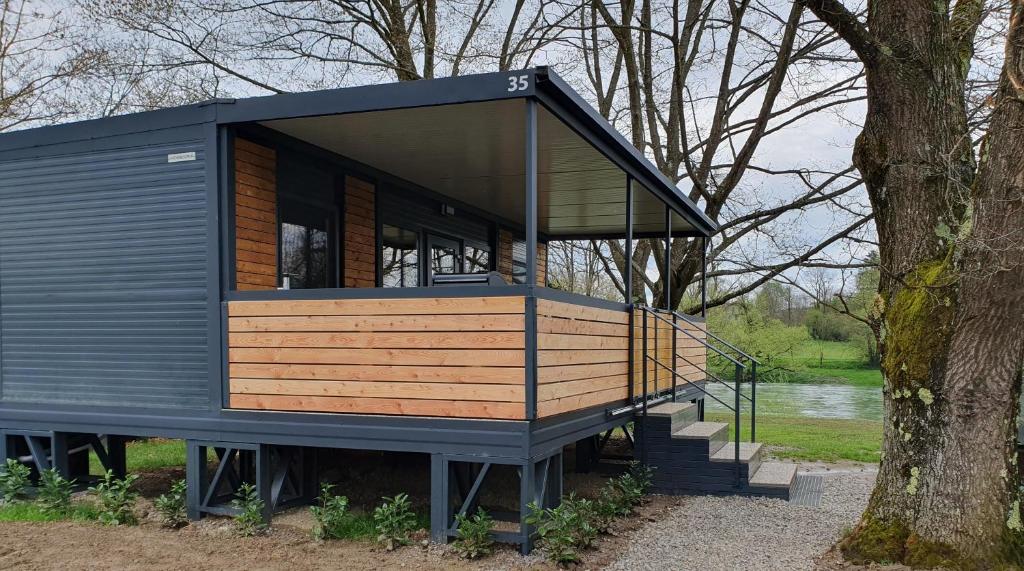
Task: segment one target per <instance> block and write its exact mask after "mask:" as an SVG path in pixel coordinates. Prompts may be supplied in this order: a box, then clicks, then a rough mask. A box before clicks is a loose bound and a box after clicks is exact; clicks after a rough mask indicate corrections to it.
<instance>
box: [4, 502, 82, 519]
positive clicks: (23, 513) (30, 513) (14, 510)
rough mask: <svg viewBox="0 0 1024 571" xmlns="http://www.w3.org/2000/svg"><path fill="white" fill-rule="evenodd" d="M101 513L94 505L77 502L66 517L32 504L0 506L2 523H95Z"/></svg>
mask: <svg viewBox="0 0 1024 571" xmlns="http://www.w3.org/2000/svg"><path fill="white" fill-rule="evenodd" d="M98 517H99V512H98V511H97V510H96V507H95V506H93V505H92V503H87V502H76V503H75V505H74V507H73V508H72V510H71V513H69V514H66V515H60V514H52V513H46V512H44V511H43V510H41V509H40V508H39V506H38V505H37V504H35V503H32V502H28V501H25V502H17V503H14V504H9V505H7V504H5V505H3V506H0V523H3V522H11V521H59V520H68V519H70V520H75V521H94V520H96V519H97V518H98Z"/></svg>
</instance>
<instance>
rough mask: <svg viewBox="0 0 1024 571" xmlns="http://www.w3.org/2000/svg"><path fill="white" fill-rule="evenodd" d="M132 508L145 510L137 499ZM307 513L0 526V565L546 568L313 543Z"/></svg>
mask: <svg viewBox="0 0 1024 571" xmlns="http://www.w3.org/2000/svg"><path fill="white" fill-rule="evenodd" d="M680 501H681V500H679V499H677V498H666V497H655V498H653V499H652V500H651V501H650V502H648V503H647V504H646V505H644V506H642V507H641V509H640V511H639V512H638V515H637V517H634V518H629V519H627V520H622V521H621V522H620V523H619V525H618V526H617V527H616V529H615V530H614V533H615V535H610V536H605V537H603V538H602V539H601V541H600V543H599V545H598V546H597V549H596V550H593V551H588V552H587V554H586V559H585V561H584V564H583V565H582V566H581V567H580V569H600V568H602V567H604V566H605V565H606V564H607V563H609V562H610V561H611V560H613V559H614V558H615V557H616V556H617V554H618V553H620V552H621V550H622V548H623V544H624V542H625V541H628V538H629V534H630V532H631V531H633V530H635V529H637V528H639V527H640V526H641V525H642V524H643V523H647V522H652V521H657V520H658V516H659V513H660V512H662V511H664V510H667V509H669V508H671V507H673V506H676V505H678V504H679V502H680ZM140 504H145V505H140V512H143V511H145V510H146V509H147V508H148V505H149V504H148V502H141V503H140ZM311 525H312V520H311V519H310V517H309V514H308V510H305V509H294V510H291V511H289V512H286V513H284V514H281V515H279V516H278V517H276V518H275V520H274V525H273V527H272V529H271V531H270V533H269V534H267V535H266V536H263V537H254V538H242V537H237V536H236V535H235V534H234V532H233V529H232V526H231V523H230V522H229V521H228V520H226V519H221V518H212V519H208V520H204V521H202V522H200V523H198V524H193V525H190V526H188V527H186V528H184V529H181V530H179V531H171V530H166V529H163V528H161V527H160V525H159V523H157V522H156V521H155V519H154V518H153V516H152V515H151V514H148V513H147V514H146V515H145V517H144V518H143V520H142V522H141V524H140V525H139V526H136V527H105V526H102V525H99V524H96V523H72V522H60V523H4V524H0V537H2V538H3V539H2V541H0V569H25V570H33V571H34V570H58V569H59V570H69V569H89V570H96V571H115V570H117V571H122V570H125V571H127V570H143V569H144V570H147V571H148V570H178V569H189V570H194V569H230V570H235V569H245V570H256V569H259V570H272V571H274V570H280V571H298V570H304V569H313V570H316V569H473V570H476V571H480V570H489V569H554V566H552V565H550V564H548V563H547V562H546V561H544V559H543V558H542V557H541V556H540V555H539V554H535V555H531V556H528V557H523V556H521V555H519V553H518V552H517V551H515V550H514V549H513V548H512V547H510V546H502V547H500V548H499V549H498V551H497V552H496V553H495V554H493V555H492V556H490V557H488V558H486V559H485V560H483V561H480V562H470V561H465V560H463V559H461V558H459V556H458V555H457V554H455V553H454V552H453V551H452V550H451V548H450V547H447V546H436V545H427V544H426V543H425V542H424V540H425V539H426V536H427V533H426V530H422V531H420V532H419V533H418V534H417V536H416V540H417V541H416V542H415V543H414V544H413V545H410V546H406V547H403V548H400V549H398V550H396V551H393V552H386V551H384V550H382V549H380V548H378V547H376V546H375V545H374V544H373V543H372V542H370V541H331V542H325V543H317V542H315V541H312V540H311V539H310V536H309V529H310V527H311Z"/></svg>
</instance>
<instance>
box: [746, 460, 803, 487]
mask: <svg viewBox="0 0 1024 571" xmlns="http://www.w3.org/2000/svg"><path fill="white" fill-rule="evenodd" d="M796 467H797V466H796V464H789V463H786V462H762V463H761V466H759V467H758V469H757V471H756V472H754V475H753V476H751V477H750V480H749V484H750V487H752V488H785V489H787V490H788V489H789V488H790V487H791V486H792V485H793V482H794V481H795V480H796Z"/></svg>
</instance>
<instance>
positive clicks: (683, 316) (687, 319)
mask: <svg viewBox="0 0 1024 571" xmlns="http://www.w3.org/2000/svg"><path fill="white" fill-rule="evenodd" d="M672 314H673V315H675V316H676V317H678V318H679V319H682V320H683V321H685V322H687V323H689V324H690V325H694V326H698V327H699V326H700V324H699V322H697V321H694V320H692V319H690V316H688V315H686V314H685V313H679V312H678V311H673V312H672ZM704 333H705V334H706V335H707V336H708V337H710V338H712V339H714V340H715V341H718V342H719V343H721V344H722V345H725V346H726V347H728V348H730V349H732V350H733V351H734V352H736V353H738V354H739V355H740V357H742V358H744V359H749V360H750V361H751V362H753V363H757V364H758V365H760V364H761V361H758V360H757V359H755V358H754V357H753V356H752V355H750V354H749V353H746V352H744V351H743V350H742V349H740V348H738V347H736V346H735V345H733V344H732V343H729V342H728V341H726V340H725V339H722V338H721V337H719V336H718V335H715V334H714V333H712V332H710V331H708V330H707V327H705V328H704Z"/></svg>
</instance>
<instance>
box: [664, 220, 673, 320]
mask: <svg viewBox="0 0 1024 571" xmlns="http://www.w3.org/2000/svg"><path fill="white" fill-rule="evenodd" d="M664 263H665V286H664V287H665V309H668V310H670V311H671V310H672V209H671V208H669V207H668V206H665V262H664Z"/></svg>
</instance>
